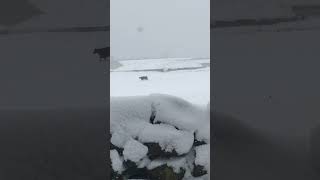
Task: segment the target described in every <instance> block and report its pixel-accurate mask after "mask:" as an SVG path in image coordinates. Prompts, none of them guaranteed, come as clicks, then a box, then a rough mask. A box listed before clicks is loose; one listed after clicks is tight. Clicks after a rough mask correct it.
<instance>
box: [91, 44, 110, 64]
mask: <svg viewBox="0 0 320 180" xmlns="http://www.w3.org/2000/svg"><path fill="white" fill-rule="evenodd" d="M93 54H98V55H99V57H100V61H102V60H106V59H107V58H110V47H105V48H100V49H97V48H95V49H94V51H93Z"/></svg>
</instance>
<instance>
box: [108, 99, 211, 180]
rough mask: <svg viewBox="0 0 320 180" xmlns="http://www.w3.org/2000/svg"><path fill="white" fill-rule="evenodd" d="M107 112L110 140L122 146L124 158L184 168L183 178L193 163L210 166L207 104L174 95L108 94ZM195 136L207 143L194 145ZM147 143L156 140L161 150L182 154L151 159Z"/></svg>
mask: <svg viewBox="0 0 320 180" xmlns="http://www.w3.org/2000/svg"><path fill="white" fill-rule="evenodd" d="M110 111H111V122H110V133H111V143H112V144H114V145H115V146H117V147H120V148H124V150H123V158H124V160H130V161H132V162H135V163H136V165H137V167H139V168H144V167H147V169H154V168H156V167H159V166H161V165H167V166H169V167H172V168H173V170H174V171H175V172H176V173H178V172H179V171H181V169H184V170H185V179H188V178H189V177H192V175H191V172H192V170H193V166H194V164H196V165H202V166H204V167H205V168H206V169H209V161H210V155H209V147H210V116H209V104H208V106H206V107H204V106H198V105H194V104H191V103H189V102H187V101H185V100H183V99H181V98H178V97H175V96H170V95H164V94H151V95H149V96H131V97H111V103H110ZM153 111H156V113H152V112H153ZM152 114H154V115H155V117H154V121H153V123H152V122H151V120H150V117H151V115H152ZM194 134H195V135H196V136H195V137H194ZM194 138H196V139H197V140H198V141H204V142H206V143H207V145H201V146H198V147H193V145H194ZM146 143H157V144H158V145H159V146H160V147H161V149H162V150H163V151H165V152H173V151H174V152H176V153H177V155H180V156H181V157H175V158H169V159H155V160H152V161H151V160H150V159H148V155H147V154H148V147H147V146H145V145H144V144H146ZM118 162H119V161H118ZM118 169H119V168H117V170H118Z"/></svg>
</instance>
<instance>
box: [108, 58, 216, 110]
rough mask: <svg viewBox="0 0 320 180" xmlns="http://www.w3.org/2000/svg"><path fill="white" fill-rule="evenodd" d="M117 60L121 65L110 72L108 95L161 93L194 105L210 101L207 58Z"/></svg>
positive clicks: (208, 61)
mask: <svg viewBox="0 0 320 180" xmlns="http://www.w3.org/2000/svg"><path fill="white" fill-rule="evenodd" d="M120 63H121V64H122V65H123V66H121V67H119V68H118V69H114V70H112V71H111V73H110V88H111V89H110V96H113V97H119V96H138V95H149V94H153V93H161V94H168V95H173V96H177V97H181V98H183V99H185V100H187V101H189V102H191V103H194V104H198V105H206V104H208V102H209V100H210V67H209V63H210V60H209V59H200V60H196V59H195V60H190V59H173V60H172V59H155V60H131V61H121V62H120ZM177 69H181V70H177ZM140 76H148V80H146V81H141V80H140V79H139V77H140Z"/></svg>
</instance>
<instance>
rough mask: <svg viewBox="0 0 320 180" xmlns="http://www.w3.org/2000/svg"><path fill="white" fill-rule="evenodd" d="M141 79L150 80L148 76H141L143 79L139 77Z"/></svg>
mask: <svg viewBox="0 0 320 180" xmlns="http://www.w3.org/2000/svg"><path fill="white" fill-rule="evenodd" d="M139 78H140V80H142V81H143V80H148V76H141V77H139Z"/></svg>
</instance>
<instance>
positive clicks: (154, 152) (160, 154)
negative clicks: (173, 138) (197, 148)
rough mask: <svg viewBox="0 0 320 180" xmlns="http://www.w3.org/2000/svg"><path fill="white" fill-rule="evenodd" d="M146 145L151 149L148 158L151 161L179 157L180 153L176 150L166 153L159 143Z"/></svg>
mask: <svg viewBox="0 0 320 180" xmlns="http://www.w3.org/2000/svg"><path fill="white" fill-rule="evenodd" d="M145 145H146V146H147V147H148V149H149V152H148V157H149V159H150V160H154V159H157V158H171V157H177V156H178V153H177V152H176V151H175V150H172V151H171V152H166V151H164V150H163V149H162V148H161V146H160V145H159V144H158V143H145Z"/></svg>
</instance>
